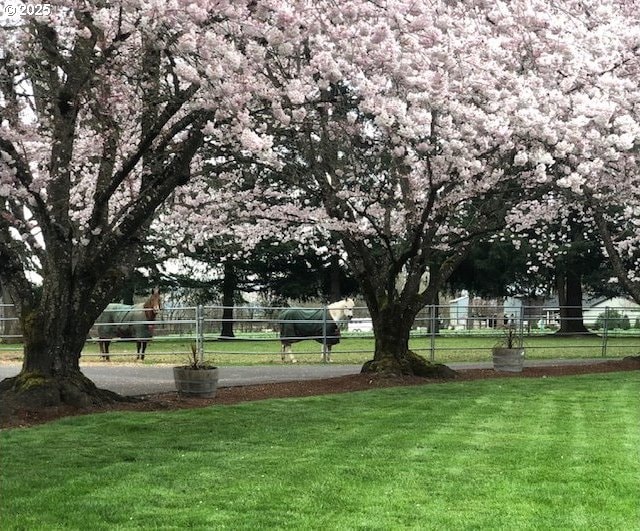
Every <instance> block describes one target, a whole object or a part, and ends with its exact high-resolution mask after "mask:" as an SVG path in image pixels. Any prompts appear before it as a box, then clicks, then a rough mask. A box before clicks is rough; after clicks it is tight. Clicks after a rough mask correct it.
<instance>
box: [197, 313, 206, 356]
mask: <svg viewBox="0 0 640 531" xmlns="http://www.w3.org/2000/svg"><path fill="white" fill-rule="evenodd" d="M196 349H197V352H198V360H200V363H201V364H202V363H204V308H203V307H202V304H198V306H196Z"/></svg>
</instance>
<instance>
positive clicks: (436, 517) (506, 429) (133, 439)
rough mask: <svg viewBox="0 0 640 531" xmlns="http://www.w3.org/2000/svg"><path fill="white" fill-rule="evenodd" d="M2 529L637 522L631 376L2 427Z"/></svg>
mask: <svg viewBox="0 0 640 531" xmlns="http://www.w3.org/2000/svg"><path fill="white" fill-rule="evenodd" d="M0 447H1V452H0V465H1V471H0V474H1V476H0V477H1V483H0V491H1V494H2V495H1V496H0V514H1V515H2V516H1V520H0V526H1V528H2V529H155V528H157V529H181V528H188V527H191V528H196V529H234V530H235V529H251V530H254V529H323V530H324V529H336V530H337V529H340V530H343V529H380V530H389V529H420V530H423V529H616V530H617V529H625V530H632V529H640V504H638V500H640V481H638V478H639V477H640V459H639V458H638V457H639V455H638V451H639V450H638V449H639V448H640V378H639V373H638V372H626V373H608V374H598V375H589V376H577V377H564V378H544V379H515V378H514V379H509V378H504V379H495V380H485V381H476V382H458V383H449V384H443V385H428V386H420V387H408V388H393V389H385V390H375V391H366V392H358V393H348V394H342V395H329V396H321V397H312V398H304V399H288V400H268V401H262V402H255V403H245V404H240V405H236V406H224V407H223V406H217V407H215V406H214V407H209V408H206V409H197V410H185V411H177V412H163V413H106V414H99V415H92V416H84V417H75V418H67V419H63V420H61V421H58V422H55V423H52V424H48V425H43V426H39V427H34V428H30V429H15V430H5V431H3V432H0Z"/></svg>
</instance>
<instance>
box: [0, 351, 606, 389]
mask: <svg viewBox="0 0 640 531" xmlns="http://www.w3.org/2000/svg"><path fill="white" fill-rule="evenodd" d="M602 361H607V360H606V359H605V358H598V359H589V360H586V359H585V360H575V359H574V360H525V366H535V365H563V364H564V365H569V364H573V365H575V364H579V363H594V362H602ZM448 365H449V366H450V367H451V368H452V369H464V368H490V367H492V363H491V362H485V363H477V362H473V363H450V364H448ZM20 367H21V365H20V364H19V363H0V380H2V379H4V378H8V377H10V376H15V375H16V374H18V373H19V372H20ZM361 367H362V366H361V365H338V364H323V365H252V366H246V367H238V366H230V367H220V380H219V382H218V385H219V386H220V387H233V386H237V385H252V384H261V383H273V382H290V381H296V380H315V379H319V378H332V377H335V376H344V375H347V374H357V373H359V372H360V369H361ZM81 368H82V372H83V373H84V374H85V375H86V376H87V377H88V378H90V379H91V380H92V381H93V382H94V383H95V384H96V385H97V386H98V387H101V388H103V389H110V390H111V391H115V392H116V393H119V394H122V395H130V396H133V395H144V394H149V393H162V392H167V391H175V384H174V382H173V367H172V366H170V365H141V364H133V363H130V364H108V363H90V364H86V365H81Z"/></svg>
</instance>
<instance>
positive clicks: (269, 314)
mask: <svg viewBox="0 0 640 531" xmlns="http://www.w3.org/2000/svg"><path fill="white" fill-rule="evenodd" d="M284 309H285V308H284V307H258V306H238V307H234V308H232V310H233V314H232V315H233V316H232V317H230V318H229V317H225V315H226V313H225V310H229V308H225V307H223V306H186V307H175V308H167V309H163V310H162V311H161V312H160V313H159V314H158V316H157V318H156V320H155V321H133V322H130V323H127V324H130V325H135V326H145V327H151V328H152V330H151V333H152V336H153V339H152V341H151V343H150V344H149V348H147V351H146V355H147V356H149V355H153V356H159V357H162V356H175V355H181V356H184V355H189V354H190V352H191V350H192V349H193V348H195V350H196V352H197V355H198V357H199V359H200V360H204V358H205V356H214V357H216V356H220V355H225V356H226V355H230V356H239V355H249V356H253V355H256V354H267V355H273V356H275V355H279V353H280V339H281V338H280V323H281V321H280V318H279V314H280V312H281V311H282V310H284ZM304 309H307V310H325V312H326V307H315V308H311V307H309V308H304ZM572 309H574V308H565V307H563V308H562V312H561V309H560V308H544V307H524V306H520V307H513V308H510V307H502V306H501V307H496V306H473V307H471V306H469V307H467V308H466V309H465V308H462V309H461V308H456V309H452V308H451V307H450V306H449V305H440V306H427V307H425V308H423V310H422V311H421V312H420V313H419V314H418V316H417V317H416V319H415V321H414V323H413V326H412V329H411V334H410V341H409V348H411V350H414V351H416V352H418V353H420V354H422V355H423V356H425V357H427V358H428V359H430V360H432V361H445V362H446V361H452V360H453V361H475V360H477V359H482V358H483V357H484V356H487V357H488V352H489V351H490V349H491V347H492V346H495V345H496V344H497V343H499V342H501V341H502V340H503V339H504V335H505V332H506V331H508V330H511V331H512V332H513V331H514V330H515V332H516V337H517V341H518V342H519V343H521V344H523V345H524V347H525V348H526V350H527V356H528V357H543V358H545V357H546V358H553V357H557V358H572V357H622V356H625V355H632V354H637V353H638V352H640V307H638V308H634V307H624V308H623V307H604V308H598V309H596V310H592V309H585V310H583V318H582V319H580V318H578V317H563V318H561V317H560V315H561V313H562V314H563V315H564V314H565V313H569V314H571V311H570V310H572ZM18 322H19V320H18V318H17V317H16V316H15V312H13V308H12V307H11V305H8V304H3V305H0V356H3V355H5V354H6V352H12V353H14V354H16V355H19V354H20V352H21V346H20V343H21V341H22V336H21V334H20V331H19V328H18V326H17V325H18ZM316 322H319V321H316ZM225 323H231V324H232V325H233V336H231V337H224V336H222V335H221V334H222V329H223V324H225ZM578 324H584V328H581V329H575V328H576V326H572V325H578ZM100 326H113V327H118V326H120V325H119V324H117V323H111V324H106V323H105V324H102V325H100ZM565 329H568V332H567V334H566V335H559V333H562V332H563V330H565ZM573 329H575V330H573ZM323 330H324V332H323V334H320V335H315V336H313V337H311V338H308V339H315V340H316V341H317V342H318V343H324V344H326V343H327V342H328V341H329V342H330V341H331V340H332V339H334V336H331V335H329V334H327V332H326V330H327V326H326V322H324V323H323ZM98 335H99V334H98V331H97V328H96V327H95V325H94V328H92V330H91V332H90V334H89V337H88V338H87V343H86V345H85V350H84V351H83V354H82V355H83V357H87V358H91V357H98V356H100V352H99V349H98V348H97V343H98V342H99V341H100V339H99V337H98ZM114 335H117V334H114ZM290 339H296V338H290ZM143 340H149V337H147V336H143V335H140V336H139V337H135V335H134V336H132V335H129V336H128V337H125V338H117V339H113V340H112V341H113V344H112V348H111V351H110V353H109V355H110V356H116V357H117V356H121V357H130V356H132V355H135V348H134V346H132V344H133V343H134V342H135V341H143ZM373 350H374V333H373V322H372V319H371V317H370V315H369V313H368V311H367V309H366V308H365V307H356V308H354V312H353V318H352V319H351V320H350V321H349V322H343V323H340V343H339V344H338V345H336V346H334V347H333V349H332V353H333V354H334V356H333V359H334V360H335V361H341V357H340V355H341V354H342V355H344V357H345V359H346V358H348V359H349V360H353V359H355V358H357V357H358V356H361V357H362V359H363V360H364V359H368V358H369V357H370V356H371V355H372V353H373ZM304 351H306V352H311V351H312V350H311V348H310V347H307V348H306V349H305V350H304ZM313 352H317V353H318V354H319V353H320V349H318V350H317V351H313ZM354 357H355V358H354ZM355 362H357V361H355Z"/></svg>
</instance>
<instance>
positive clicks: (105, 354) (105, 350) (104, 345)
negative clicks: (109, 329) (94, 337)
mask: <svg viewBox="0 0 640 531" xmlns="http://www.w3.org/2000/svg"><path fill="white" fill-rule="evenodd" d="M99 345H100V354H102V356H100V357H101V358H102V361H111V358H110V357H109V341H100V342H99Z"/></svg>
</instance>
